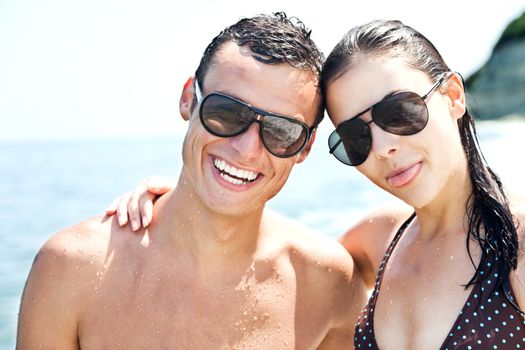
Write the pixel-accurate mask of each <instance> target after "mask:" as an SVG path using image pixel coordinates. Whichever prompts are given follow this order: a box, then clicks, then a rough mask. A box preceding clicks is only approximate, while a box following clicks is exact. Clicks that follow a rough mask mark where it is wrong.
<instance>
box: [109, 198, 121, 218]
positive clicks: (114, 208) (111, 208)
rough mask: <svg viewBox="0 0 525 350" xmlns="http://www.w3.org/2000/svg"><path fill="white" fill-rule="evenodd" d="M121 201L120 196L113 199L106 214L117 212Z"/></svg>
mask: <svg viewBox="0 0 525 350" xmlns="http://www.w3.org/2000/svg"><path fill="white" fill-rule="evenodd" d="M119 202H120V196H119V197H117V198H115V199H113V201H112V202H111V204H110V205H109V206H108V207H107V208H106V215H108V216H111V215H113V214H115V213H116V212H117V207H118V203H119Z"/></svg>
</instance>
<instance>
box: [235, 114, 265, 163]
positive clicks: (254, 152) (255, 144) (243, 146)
mask: <svg viewBox="0 0 525 350" xmlns="http://www.w3.org/2000/svg"><path fill="white" fill-rule="evenodd" d="M259 128H260V125H259V123H253V124H252V125H250V127H249V128H248V130H246V131H245V132H243V133H242V134H240V135H237V136H234V137H232V138H230V145H231V147H232V148H233V149H234V150H235V151H237V153H239V155H241V156H242V157H243V158H245V159H246V158H247V159H252V158H258V157H260V155H261V151H262V148H263V147H264V146H263V144H262V140H261V137H260V133H259Z"/></svg>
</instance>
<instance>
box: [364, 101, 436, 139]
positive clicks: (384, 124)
mask: <svg viewBox="0 0 525 350" xmlns="http://www.w3.org/2000/svg"><path fill="white" fill-rule="evenodd" d="M372 115H373V120H374V123H376V125H378V126H379V127H380V128H381V129H383V130H385V131H387V132H389V133H391V134H395V135H414V134H416V133H418V132H420V131H421V130H423V129H424V128H425V126H426V125H427V122H428V110H427V105H426V104H425V101H423V99H422V98H421V97H420V96H419V95H418V94H416V93H413V92H401V93H398V94H395V95H392V96H390V97H388V98H385V99H384V100H383V101H381V102H379V103H378V104H377V105H375V106H374V109H372Z"/></svg>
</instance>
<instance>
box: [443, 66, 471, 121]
mask: <svg viewBox="0 0 525 350" xmlns="http://www.w3.org/2000/svg"><path fill="white" fill-rule="evenodd" d="M439 91H440V92H441V93H442V94H444V95H446V96H447V97H448V99H449V110H450V115H451V116H452V117H453V118H455V119H459V118H461V117H463V115H464V114H465V111H466V109H467V107H466V101H465V87H464V86H463V79H462V78H461V77H460V76H459V74H458V73H453V74H452V75H451V76H450V77H448V78H447V79H446V80H445V82H444V83H443V85H441V87H440V88H439Z"/></svg>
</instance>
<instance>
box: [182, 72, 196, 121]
mask: <svg viewBox="0 0 525 350" xmlns="http://www.w3.org/2000/svg"><path fill="white" fill-rule="evenodd" d="M194 86H195V77H194V76H192V77H189V78H188V80H186V83H185V84H184V87H183V88H182V93H181V95H180V100H179V111H180V115H181V116H182V118H183V119H184V120H186V121H187V120H190V118H191V112H192V111H193V108H192V107H193V100H194V98H195V88H194Z"/></svg>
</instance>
